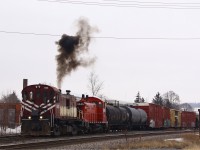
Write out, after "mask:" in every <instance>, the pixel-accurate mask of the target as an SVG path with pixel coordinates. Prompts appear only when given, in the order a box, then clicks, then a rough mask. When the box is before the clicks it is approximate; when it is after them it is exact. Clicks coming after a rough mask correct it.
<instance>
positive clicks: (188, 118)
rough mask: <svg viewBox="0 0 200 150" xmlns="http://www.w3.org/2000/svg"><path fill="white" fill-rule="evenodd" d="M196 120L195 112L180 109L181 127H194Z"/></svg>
mask: <svg viewBox="0 0 200 150" xmlns="http://www.w3.org/2000/svg"><path fill="white" fill-rule="evenodd" d="M195 122H196V113H195V112H188V111H182V112H181V126H182V128H194V127H195Z"/></svg>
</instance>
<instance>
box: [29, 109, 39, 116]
mask: <svg viewBox="0 0 200 150" xmlns="http://www.w3.org/2000/svg"><path fill="white" fill-rule="evenodd" d="M31 116H39V110H32V112H31Z"/></svg>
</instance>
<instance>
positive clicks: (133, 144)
mask: <svg viewBox="0 0 200 150" xmlns="http://www.w3.org/2000/svg"><path fill="white" fill-rule="evenodd" d="M153 139H154V138H152V139H148V140H140V139H136V140H135V141H127V142H126V144H120V145H117V148H116V149H120V150H121V149H122V150H127V149H185V150H200V139H199V135H197V134H194V133H193V134H191V133H190V134H184V135H180V138H178V139H177V138H174V139H165V138H158V139H156V140H155V139H154V140H153Z"/></svg>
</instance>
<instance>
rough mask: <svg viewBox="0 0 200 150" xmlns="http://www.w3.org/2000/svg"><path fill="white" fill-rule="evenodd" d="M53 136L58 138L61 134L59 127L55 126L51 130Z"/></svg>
mask: <svg viewBox="0 0 200 150" xmlns="http://www.w3.org/2000/svg"><path fill="white" fill-rule="evenodd" d="M53 135H54V136H60V135H61V132H60V127H59V126H55V127H54V129H53Z"/></svg>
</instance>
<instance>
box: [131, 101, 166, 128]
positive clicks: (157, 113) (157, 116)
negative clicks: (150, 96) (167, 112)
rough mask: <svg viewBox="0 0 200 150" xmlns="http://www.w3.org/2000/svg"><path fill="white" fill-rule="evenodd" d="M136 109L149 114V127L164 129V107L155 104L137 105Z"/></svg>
mask: <svg viewBox="0 0 200 150" xmlns="http://www.w3.org/2000/svg"><path fill="white" fill-rule="evenodd" d="M132 106H133V107H134V108H140V109H143V110H144V111H145V112H146V113H147V127H150V128H162V127H163V109H162V106H160V105H157V104H153V103H136V104H133V105H132Z"/></svg>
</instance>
